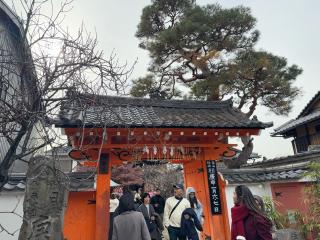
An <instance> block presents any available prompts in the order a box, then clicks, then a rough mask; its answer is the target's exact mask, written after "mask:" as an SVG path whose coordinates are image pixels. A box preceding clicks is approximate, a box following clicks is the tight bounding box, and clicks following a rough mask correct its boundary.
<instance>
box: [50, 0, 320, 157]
mask: <svg viewBox="0 0 320 240" xmlns="http://www.w3.org/2000/svg"><path fill="white" fill-rule="evenodd" d="M54 2H55V1H54ZM150 2H151V1H147V0H113V1H111V0H90V1H88V0H75V2H74V9H73V11H72V13H70V14H69V15H68V17H67V18H66V21H67V22H66V24H67V25H68V26H69V27H70V29H72V28H75V27H77V26H79V25H80V24H81V22H84V24H85V25H86V27H87V29H88V30H89V31H96V33H97V35H98V40H99V44H100V47H101V49H103V50H104V52H105V55H110V53H111V52H112V51H113V50H114V51H115V53H117V55H118V57H119V58H120V60H122V61H128V62H129V63H132V62H134V60H135V59H138V63H137V65H136V67H135V69H134V72H133V76H132V77H133V78H135V77H137V76H142V75H144V73H145V72H146V69H147V66H148V63H149V58H148V54H147V52H146V51H144V50H142V49H139V48H138V40H137V39H136V38H135V36H134V34H135V32H136V28H137V24H138V22H139V19H140V15H141V11H142V8H143V7H144V6H146V5H147V4H149V3H150ZM216 2H218V3H220V4H221V5H222V6H224V7H232V6H237V5H239V4H242V5H244V6H247V7H250V8H251V10H252V14H253V16H255V17H256V18H257V20H258V23H257V29H258V30H259V31H260V32H261V37H260V40H259V43H258V44H257V48H258V49H264V50H267V51H269V52H271V53H273V54H276V55H279V56H283V57H286V58H287V59H288V62H289V64H293V63H294V64H297V65H298V66H300V67H302V68H303V74H302V75H301V76H299V78H298V80H297V81H296V86H298V87H299V88H301V89H302V91H303V96H301V97H299V98H298V99H297V100H296V101H295V102H294V103H293V105H294V108H293V111H292V112H291V113H290V115H289V116H288V117H283V116H282V117H279V116H276V115H274V114H272V113H270V112H268V111H267V110H266V109H264V108H261V107H260V108H259V109H258V110H257V111H256V113H255V114H256V115H257V116H258V118H259V119H260V120H262V121H267V122H268V121H273V122H274V125H275V127H277V126H279V125H280V124H282V123H284V122H286V121H288V120H289V119H291V118H295V117H296V116H297V115H298V114H299V112H300V111H301V110H302V109H303V107H304V106H305V105H306V104H307V102H308V101H309V100H310V99H311V98H312V97H313V96H314V95H315V94H316V92H317V91H318V90H320V87H319V86H320V84H319V83H318V81H319V79H318V78H317V70H320V64H319V56H320V45H319V43H320V32H319V27H320V26H319V25H320V14H319V9H320V1H318V0H308V1H301V0H268V1H261V0H238V1H236V0H224V1H222V0H219V1H216ZM197 3H198V4H200V5H204V4H209V3H215V1H208V0H198V1H197ZM272 131H273V128H272V129H267V130H265V131H263V132H262V134H261V135H260V136H258V137H255V149H254V151H255V152H258V153H260V154H262V155H264V156H267V157H268V158H272V157H277V156H283V155H288V154H292V153H293V151H292V147H291V143H290V140H289V139H287V140H283V139H282V138H271V137H270V136H269V134H270V132H272Z"/></svg>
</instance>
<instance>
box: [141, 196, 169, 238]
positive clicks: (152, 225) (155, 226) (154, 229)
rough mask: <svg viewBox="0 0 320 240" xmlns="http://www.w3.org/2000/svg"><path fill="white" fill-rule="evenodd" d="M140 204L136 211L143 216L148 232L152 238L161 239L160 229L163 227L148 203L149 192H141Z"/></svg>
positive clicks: (157, 215)
mask: <svg viewBox="0 0 320 240" xmlns="http://www.w3.org/2000/svg"><path fill="white" fill-rule="evenodd" d="M141 200H142V202H143V203H142V204H141V205H140V206H139V207H138V209H137V211H139V212H141V213H142V215H143V216H144V219H145V221H146V224H147V226H148V230H149V232H150V236H151V239H152V240H161V232H160V231H161V230H162V229H163V226H162V221H161V218H160V216H159V214H157V213H156V212H155V210H154V208H153V206H152V205H151V204H150V195H149V193H143V194H142V197H141Z"/></svg>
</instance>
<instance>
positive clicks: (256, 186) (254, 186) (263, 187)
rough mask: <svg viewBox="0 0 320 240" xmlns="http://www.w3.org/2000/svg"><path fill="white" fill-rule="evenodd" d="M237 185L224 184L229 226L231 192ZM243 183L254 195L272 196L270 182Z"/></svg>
mask: <svg viewBox="0 0 320 240" xmlns="http://www.w3.org/2000/svg"><path fill="white" fill-rule="evenodd" d="M237 185H238V184H228V185H227V186H226V198H227V208H228V217H229V223H230V224H229V226H231V208H232V207H233V205H234V204H233V192H234V188H235V187H236V186H237ZM245 185H246V186H247V187H249V188H250V190H251V192H252V193H253V194H254V195H259V196H261V197H270V198H272V192H271V185H270V183H248V184H245Z"/></svg>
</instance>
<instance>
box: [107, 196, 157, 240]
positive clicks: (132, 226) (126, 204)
mask: <svg viewBox="0 0 320 240" xmlns="http://www.w3.org/2000/svg"><path fill="white" fill-rule="evenodd" d="M118 213H119V215H118V216H116V217H115V218H114V222H113V234H112V240H128V239H130V240H151V237H150V233H149V230H148V227H147V224H146V222H145V220H144V217H143V215H142V213H141V212H136V211H134V198H133V195H132V194H131V193H125V194H123V195H122V196H121V198H120V200H119V207H118Z"/></svg>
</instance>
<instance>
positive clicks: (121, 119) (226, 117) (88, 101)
mask: <svg viewBox="0 0 320 240" xmlns="http://www.w3.org/2000/svg"><path fill="white" fill-rule="evenodd" d="M68 97H69V98H70V100H69V101H65V102H64V104H63V106H62V107H61V111H60V114H59V119H57V120H56V121H55V124H56V126H58V127H82V126H83V125H84V126H85V127H98V126H100V127H102V126H104V127H164V128H165V127H179V128H258V129H264V128H267V127H270V126H272V123H263V122H260V121H258V120H257V119H256V118H254V119H251V120H250V119H248V118H247V117H246V115H245V114H243V113H242V112H241V111H239V110H237V109H235V108H233V107H232V101H231V100H227V101H192V100H158V99H157V100H155V99H145V98H129V97H115V96H96V95H89V94H78V95H77V97H74V93H73V94H72V95H70V94H69V95H68ZM72 99H76V100H72Z"/></svg>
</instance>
